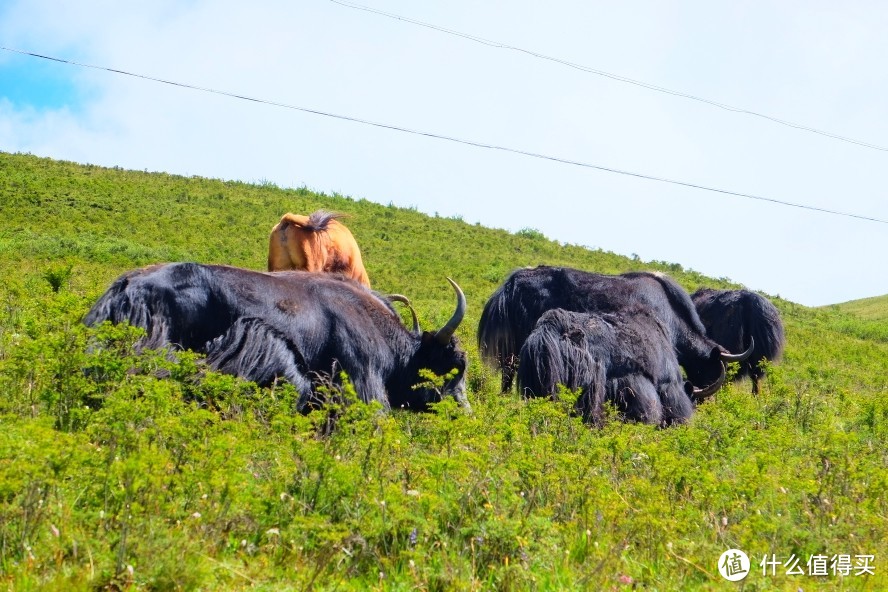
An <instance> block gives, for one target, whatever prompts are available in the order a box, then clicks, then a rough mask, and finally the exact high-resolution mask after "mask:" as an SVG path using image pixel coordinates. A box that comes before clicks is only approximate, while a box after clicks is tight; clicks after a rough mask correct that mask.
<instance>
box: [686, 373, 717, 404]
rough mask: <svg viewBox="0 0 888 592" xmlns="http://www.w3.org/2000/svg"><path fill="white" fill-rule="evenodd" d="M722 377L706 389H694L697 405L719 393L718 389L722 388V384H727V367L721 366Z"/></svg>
mask: <svg viewBox="0 0 888 592" xmlns="http://www.w3.org/2000/svg"><path fill="white" fill-rule="evenodd" d="M721 367H722V369H721V375H720V376H719V377H718V380H716V381H715V382H713V383H712V384H710V385H709V386H707V387H705V388H701V389H698V388H697V387H694V393H693V395H692V396H693V398H694V402H695V403H702V402H703V401H705V400H706V399H708V398H709V397H711V396H712V395H714V394H715V393H717V392H718V389H720V388H721V386H722V384H724V382H725V365H724V364H722V365H721Z"/></svg>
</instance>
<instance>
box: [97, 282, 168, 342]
mask: <svg viewBox="0 0 888 592" xmlns="http://www.w3.org/2000/svg"><path fill="white" fill-rule="evenodd" d="M143 271H145V270H137V271H134V272H131V273H128V274H126V275H124V276H122V277H120V278H118V279H117V280H116V281H115V282H114V283H113V284H112V285H111V287H110V288H108V290H107V291H106V292H105V293H104V294H103V295H102V297H101V298H99V300H98V301H96V303H95V304H94V305H93V306H92V308H91V309H90V310H89V312H88V313H86V316H85V317H84V319H83V323H84V324H85V325H87V326H89V327H95V326H96V325H100V324H102V323H103V322H105V321H110V322H111V323H113V324H115V325H116V324H119V323H129V324H130V325H132V326H134V327H141V328H142V329H145V331H146V335H145V336H144V337H142V338H141V339H140V340H139V341H138V342H137V343H136V346H135V348H136V351H141V350H142V349H160V348H161V347H164V346H169V345H173V346H174V347H175V344H171V341H170V339H169V337H170V325H169V323H168V322H167V318H166V316H165V315H162V314H161V315H157V314H154V311H153V310H152V308H151V306H149V304H148V302H147V301H146V300H145V299H144V298H138V297H136V298H133V297H132V293H131V292H130V291H128V290H127V287H128V286H129V282H130V279H131V278H132V277H133V276H135V275H138V274H141V273H142V272H143Z"/></svg>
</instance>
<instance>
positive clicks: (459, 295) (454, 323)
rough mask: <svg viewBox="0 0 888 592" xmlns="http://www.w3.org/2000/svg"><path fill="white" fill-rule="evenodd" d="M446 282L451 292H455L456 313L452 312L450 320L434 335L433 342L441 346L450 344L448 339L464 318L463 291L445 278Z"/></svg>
mask: <svg viewBox="0 0 888 592" xmlns="http://www.w3.org/2000/svg"><path fill="white" fill-rule="evenodd" d="M447 281H448V282H450V285H451V286H453V290H454V291H455V292H456V311H454V313H453V316H452V317H450V320H449V321H447V324H446V325H444V326H443V327H441V328H440V329H438V331H437V332H436V333H435V340H437V341H438V343H440V344H442V345H446V344H447V343H449V342H450V338H451V337H453V333H454V331H456V328H457V327H459V324H460V323H461V322H462V320H463V317H465V316H466V295H465V294H463V291H462V290H461V289H460V287H459V286H458V285H456V282H454V281H453V280H452V279H450V278H447Z"/></svg>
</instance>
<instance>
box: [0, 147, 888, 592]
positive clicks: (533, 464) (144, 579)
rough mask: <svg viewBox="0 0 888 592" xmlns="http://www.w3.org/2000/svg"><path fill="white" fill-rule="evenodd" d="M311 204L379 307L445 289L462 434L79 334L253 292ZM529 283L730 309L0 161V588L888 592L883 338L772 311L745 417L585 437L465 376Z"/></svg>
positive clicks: (268, 189)
mask: <svg viewBox="0 0 888 592" xmlns="http://www.w3.org/2000/svg"><path fill="white" fill-rule="evenodd" d="M320 207H323V208H326V209H330V210H335V211H342V212H346V213H348V214H350V216H351V217H350V218H349V219H347V220H345V223H346V224H347V225H348V226H349V228H350V229H351V230H352V232H353V233H354V235H355V237H356V238H357V240H358V243H359V244H360V245H361V248H362V252H363V256H364V261H365V264H366V266H367V270H368V273H369V275H370V278H371V281H373V284H374V288H376V289H378V290H381V291H383V292H398V293H403V294H406V295H407V296H408V297H410V298H411V299H412V300H413V302H414V305H415V307H416V309H417V312H418V314H419V318H420V321H421V323H422V324H423V326H438V325H440V324H441V323H443V322H444V321H445V320H446V319H447V318H448V317H449V315H450V314H451V312H452V307H453V302H452V298H453V294H452V291H451V290H450V288H449V286H448V285H447V283H446V281H445V279H444V278H445V276H451V277H453V278H454V279H455V280H456V281H457V282H459V284H460V285H461V286H462V287H463V289H464V290H465V292H466V295H467V298H468V302H469V311H468V314H467V319H466V321H465V322H464V323H463V325H462V326H461V327H460V329H459V331H458V335H459V337H460V338H461V340H462V342H463V344H464V345H465V347H466V350H467V352H468V354H469V356H470V360H471V363H470V368H469V397H470V400H471V403H472V406H473V413H472V414H466V413H463V412H461V411H460V410H458V409H456V407H455V405H454V404H453V402H452V401H445V402H444V403H441V404H440V405H439V406H438V408H437V410H436V411H435V412H434V413H430V414H422V415H417V414H413V413H407V412H402V411H395V412H393V413H391V414H390V415H381V414H380V413H379V412H378V409H377V408H375V407H374V406H371V405H363V404H358V403H355V404H352V405H350V406H348V407H347V408H344V409H339V408H330V409H325V410H323V411H317V412H314V413H313V414H312V415H309V416H301V415H297V414H295V413H293V408H294V402H295V393H294V392H293V390H292V389H291V388H289V387H287V386H286V385H281V386H278V387H276V388H274V389H258V388H256V387H255V385H252V384H250V383H246V382H243V381H240V380H237V379H234V378H232V377H230V376H224V375H219V374H216V373H212V372H208V371H206V369H205V368H203V367H202V366H201V364H200V361H199V360H198V359H197V358H196V357H194V356H189V355H181V356H179V357H178V358H177V359H176V360H170V359H168V358H167V357H166V356H164V355H163V354H162V353H157V354H145V355H142V356H138V357H136V356H134V355H133V354H132V352H131V345H132V343H133V342H134V340H135V339H136V338H137V333H136V332H134V331H132V330H130V329H127V328H125V327H116V328H103V329H100V330H88V329H86V328H85V327H83V326H82V324H81V322H80V319H81V318H82V317H83V315H84V314H85V312H86V311H87V310H88V309H89V306H90V305H91V304H92V302H93V301H94V300H95V299H96V298H97V297H98V296H99V295H100V294H101V293H102V292H103V291H104V290H105V289H106V288H107V286H108V285H109V284H110V282H111V281H112V280H113V279H114V278H115V277H116V276H117V275H118V274H120V273H121V272H123V271H125V270H128V269H132V268H134V267H137V266H141V265H145V264H149V263H155V262H160V261H178V260H192V261H200V262H205V263H226V264H232V265H238V266H243V267H249V268H253V269H262V268H263V266H264V263H265V257H266V249H267V237H268V232H269V230H270V229H271V227H272V226H273V225H274V223H275V222H276V221H277V220H278V219H279V217H280V215H281V214H282V213H284V212H286V211H293V212H304V213H307V212H311V211H313V210H314V209H317V208H320ZM540 263H547V264H563V265H571V266H574V267H579V268H583V269H589V270H594V271H600V272H607V273H617V272H623V271H628V270H633V269H659V270H662V271H666V272H667V273H669V274H671V275H672V276H673V277H675V278H676V279H677V280H678V281H679V282H681V283H682V284H683V285H684V287H685V288H687V289H688V290H694V289H696V288H697V287H699V286H702V285H710V286H717V287H719V286H721V287H728V286H729V284H728V283H726V282H725V281H723V280H712V279H710V278H706V277H703V276H702V275H700V274H698V273H696V272H693V271H690V270H685V269H683V268H682V267H681V266H679V265H676V264H669V263H665V262H653V263H652V262H643V261H639V260H637V259H636V260H633V259H627V258H624V257H620V256H617V255H615V254H613V253H608V252H603V251H592V250H588V249H585V248H582V247H579V246H570V245H560V244H558V243H556V242H554V241H550V240H548V239H546V237H544V236H542V235H541V234H540V233H539V232H537V231H535V230H534V229H532V228H527V229H524V230H522V231H521V232H519V233H517V234H509V233H507V232H505V231H502V230H495V229H488V228H483V227H481V226H477V225H470V224H466V223H464V222H462V221H460V220H458V219H445V218H432V217H428V216H424V215H422V214H419V213H418V212H415V211H411V210H405V209H399V208H394V207H386V206H382V205H377V204H373V203H370V202H367V201H364V200H352V199H349V198H346V197H343V196H338V195H333V196H329V195H322V194H316V193H313V192H310V191H307V190H285V189H279V188H276V187H274V186H268V185H261V186H260V185H249V184H244V183H236V182H225V181H219V180H208V179H202V178H184V177H176V176H169V175H161V174H148V173H141V172H135V171H125V170H119V169H103V168H98V167H93V166H84V165H78V164H73V163H66V162H58V161H52V160H48V159H41V158H37V157H34V156H29V155H12V154H6V153H0V582H2V583H3V584H5V585H6V587H7V588H8V589H11V590H96V589H108V590H121V589H129V590H239V589H257V590H488V589H497V590H577V589H588V590H629V589H633V587H634V588H635V589H644V590H732V589H743V590H747V591H748V590H793V591H795V590H797V589H799V588H801V589H804V590H815V589H816V590H884V589H888V563H886V558H888V540H886V539H888V519H886V517H888V495H886V491H888V442H886V440H888V373H886V370H888V331H885V319H884V317H880V316H878V314H875V315H873V316H870V317H869V318H861V317H858V316H856V313H853V312H848V311H846V310H843V307H829V308H824V309H810V308H806V307H803V306H800V305H797V304H794V303H791V302H787V301H784V300H782V299H775V300H774V301H775V304H776V305H777V307H778V308H779V309H780V311H781V314H782V315H783V318H784V321H785V323H786V332H787V339H788V346H787V351H786V355H785V360H784V362H783V363H782V364H781V365H779V366H775V367H773V368H772V369H771V370H770V372H769V374H768V377H767V379H766V381H765V383H764V385H763V389H762V393H761V395H760V396H758V397H753V396H752V395H751V394H750V387H749V384H748V383H739V384H737V385H733V386H729V387H727V388H725V389H723V390H722V391H721V392H720V393H718V395H717V396H716V397H715V398H714V400H712V401H711V402H708V403H706V404H704V405H703V406H701V408H700V409H699V410H698V412H697V414H696V415H695V416H694V418H693V420H692V421H691V422H690V423H689V424H688V425H685V426H680V427H676V428H670V429H667V430H658V429H654V428H651V427H649V426H643V425H634V424H624V423H620V422H618V421H612V422H609V423H607V424H606V425H605V427H604V428H601V429H591V428H589V427H587V426H584V425H582V424H581V423H580V422H579V421H578V420H577V419H576V418H574V417H571V416H570V414H569V407H570V406H569V404H568V403H567V402H566V401H561V402H552V401H523V400H521V399H519V398H518V397H517V396H516V395H514V394H509V395H501V394H499V393H498V385H499V379H498V376H496V375H495V373H494V372H492V371H491V370H490V369H488V368H485V367H484V366H483V365H482V364H481V363H480V362H479V359H478V352H477V348H476V346H475V338H474V331H475V327H476V326H477V321H478V317H479V315H480V311H481V307H482V306H483V303H484V302H485V300H486V299H487V297H488V296H489V295H490V294H491V293H492V292H493V290H494V289H495V288H496V287H497V286H498V285H499V284H500V283H501V282H502V280H503V279H504V278H505V276H506V275H507V274H508V273H509V272H510V271H511V270H512V269H514V268H516V267H520V266H525V265H536V264H540ZM97 344H100V345H101V347H96V345H97ZM342 394H343V395H344V396H345V397H346V398H348V397H350V396H351V393H350V392H349V389H348V388H347V386H346V388H345V391H344V393H342ZM333 415H336V416H338V419H337V421H335V422H331V420H330V418H331V417H332V416H333ZM732 547H735V548H740V549H743V550H745V551H746V552H747V553H748V554H749V555H750V557H751V558H752V561H753V570H752V571H753V573H752V574H751V575H750V576H749V577H748V578H747V579H746V580H744V583H743V584H742V588H741V587H740V585H738V584H729V583H728V582H725V581H724V580H722V579H721V578H720V576H719V575H718V573H717V570H716V561H717V559H718V557H719V555H720V554H721V553H722V552H723V551H725V550H727V549H728V548H732ZM766 553H767V554H771V553H773V554H775V555H777V556H778V558H780V559H783V560H787V559H788V558H789V556H790V555H791V554H793V553H794V554H796V555H797V556H801V557H803V558H805V559H807V557H809V556H811V555H816V554H820V553H823V554H828V555H835V554H850V555H852V557H853V556H854V555H858V554H860V555H863V554H867V555H875V561H874V568H875V575H874V576H854V575H851V576H847V577H844V578H842V577H840V576H833V575H830V576H827V577H815V576H787V575H785V574H784V573H783V570H778V573H777V575H775V576H770V575H769V576H763V575H762V574H761V571H760V568H759V567H758V562H759V561H760V560H761V558H762V556H763V555H764V554H766ZM803 563H804V561H803ZM629 582H631V583H629Z"/></svg>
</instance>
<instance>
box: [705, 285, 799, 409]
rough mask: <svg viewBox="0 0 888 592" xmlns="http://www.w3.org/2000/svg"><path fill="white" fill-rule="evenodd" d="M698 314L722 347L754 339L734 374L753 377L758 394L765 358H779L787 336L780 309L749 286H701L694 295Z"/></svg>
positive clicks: (736, 346)
mask: <svg viewBox="0 0 888 592" xmlns="http://www.w3.org/2000/svg"><path fill="white" fill-rule="evenodd" d="M691 300H693V302H694V306H696V307H697V314H699V315H700V320H701V321H703V325H704V326H705V327H706V334H707V335H709V337H711V338H712V339H713V340H715V341H716V342H717V343H718V344H720V345H721V346H722V347H725V348H727V349H729V350H730V349H739V348H741V347H743V346H742V344H743V343H744V342H746V341H750V340H754V341H755V347H754V348H753V349H752V355H751V356H749V358H748V359H747V360H745V361H744V362H742V363H741V364H740V371H739V372H738V373H737V375H736V376H735V379H737V380H739V379H741V378H743V377H744V376H749V377H750V378H751V379H752V392H753V393H756V394H758V392H759V380H760V379H761V378H762V377H763V376H764V374H765V372H764V370H763V369H762V367H761V365H760V364H761V362H762V360H768V361H771V362H776V361H778V360H779V359H780V358H781V357H782V356H783V347H784V345H785V344H786V337H785V336H784V333H783V322H782V321H781V320H780V313H779V312H778V310H777V307H775V306H774V305H773V304H772V303H771V301H770V300H768V299H767V298H765V297H764V296H760V295H758V294H756V293H755V292H750V291H749V290H716V289H713V288H700V289H699V290H697V291H696V292H694V293H693V294H692V295H691Z"/></svg>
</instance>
